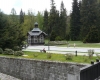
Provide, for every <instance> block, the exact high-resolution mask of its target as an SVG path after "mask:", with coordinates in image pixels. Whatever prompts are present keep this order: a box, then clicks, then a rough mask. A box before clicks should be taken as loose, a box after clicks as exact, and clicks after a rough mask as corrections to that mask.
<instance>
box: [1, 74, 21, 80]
mask: <svg viewBox="0 0 100 80" xmlns="http://www.w3.org/2000/svg"><path fill="white" fill-rule="evenodd" d="M0 80H20V79H18V78H15V77H12V76H10V75H6V74H3V73H0Z"/></svg>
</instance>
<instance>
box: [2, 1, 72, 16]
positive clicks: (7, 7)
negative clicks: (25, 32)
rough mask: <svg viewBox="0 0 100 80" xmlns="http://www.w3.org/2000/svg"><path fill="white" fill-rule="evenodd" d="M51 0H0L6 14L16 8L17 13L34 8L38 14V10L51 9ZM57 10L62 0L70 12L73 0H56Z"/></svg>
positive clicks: (33, 10) (34, 11)
mask: <svg viewBox="0 0 100 80" xmlns="http://www.w3.org/2000/svg"><path fill="white" fill-rule="evenodd" d="M50 1H51V0H0V9H1V11H3V12H4V13H6V14H10V13H11V9H12V8H14V9H15V10H16V12H17V14H19V13H20V10H21V9H22V10H23V11H24V12H25V13H27V12H28V10H32V12H33V13H34V14H37V12H38V11H41V12H43V11H44V10H45V9H47V10H48V11H49V10H50ZM54 1H55V5H56V8H57V10H60V5H61V1H63V2H64V5H65V8H66V9H67V13H68V14H69V13H70V10H71V8H72V1H73V0H54Z"/></svg>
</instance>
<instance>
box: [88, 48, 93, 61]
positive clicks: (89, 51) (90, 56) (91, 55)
mask: <svg viewBox="0 0 100 80" xmlns="http://www.w3.org/2000/svg"><path fill="white" fill-rule="evenodd" d="M93 54H94V50H93V49H89V50H88V56H89V59H91V58H92V57H93Z"/></svg>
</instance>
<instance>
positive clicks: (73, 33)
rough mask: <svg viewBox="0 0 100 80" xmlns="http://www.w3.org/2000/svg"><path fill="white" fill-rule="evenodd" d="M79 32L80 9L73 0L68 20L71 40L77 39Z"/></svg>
mask: <svg viewBox="0 0 100 80" xmlns="http://www.w3.org/2000/svg"><path fill="white" fill-rule="evenodd" d="M79 34H80V10H79V4H78V1H77V0H73V5H72V13H71V20H70V38H71V40H79Z"/></svg>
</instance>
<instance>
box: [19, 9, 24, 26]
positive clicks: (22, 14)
mask: <svg viewBox="0 0 100 80" xmlns="http://www.w3.org/2000/svg"><path fill="white" fill-rule="evenodd" d="M22 23H24V13H23V11H22V9H21V11H20V24H22Z"/></svg>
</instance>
